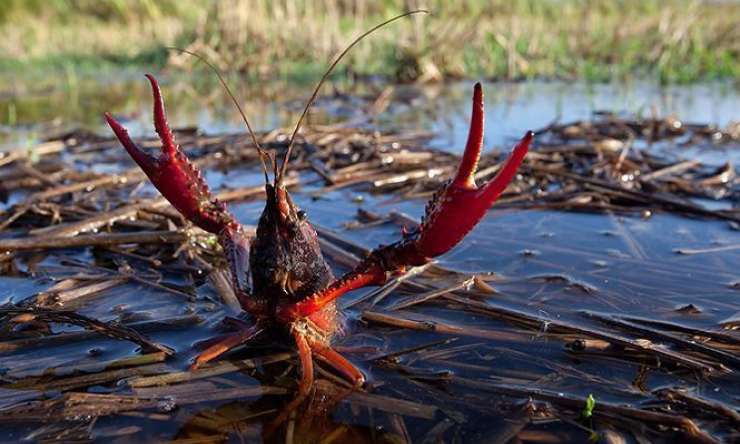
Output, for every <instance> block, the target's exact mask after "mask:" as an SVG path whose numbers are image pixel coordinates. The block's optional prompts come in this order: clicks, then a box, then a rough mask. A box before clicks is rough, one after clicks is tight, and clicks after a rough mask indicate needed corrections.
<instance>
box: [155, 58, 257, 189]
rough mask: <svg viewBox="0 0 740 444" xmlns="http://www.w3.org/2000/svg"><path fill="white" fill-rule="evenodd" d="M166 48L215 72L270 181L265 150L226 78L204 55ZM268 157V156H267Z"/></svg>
mask: <svg viewBox="0 0 740 444" xmlns="http://www.w3.org/2000/svg"><path fill="white" fill-rule="evenodd" d="M167 49H170V50H173V51H180V52H182V53H184V54H187V55H190V56H193V57H195V58H197V59H198V60H200V61H201V62H203V63H205V64H206V66H208V68H209V69H210V70H211V71H213V73H214V74H216V77H218V81H219V82H221V85H223V87H224V89H226V93H227V94H228V95H229V98H231V101H232V102H233V103H234V106H236V109H237V110H238V111H239V114H240V115H241V117H242V120H243V121H244V124H245V125H246V126H247V131H249V135H250V136H251V137H252V141H253V142H254V145H255V146H256V147H257V153H258V154H259V158H260V166H261V167H262V172H263V173H264V174H265V184H269V183H270V178H269V177H268V175H267V165H266V164H265V156H267V152H265V150H264V149H262V147H261V146H260V143H259V141H258V140H257V135H256V134H255V132H254V130H252V125H250V124H249V119H247V114H246V113H245V112H244V109H243V108H242V107H241V105H239V101H238V100H236V96H234V93H232V92H231V88H229V84H228V83H226V80H224V78H223V76H222V75H221V73H220V72H219V71H218V69H216V67H215V66H213V64H212V63H211V62H209V61H208V59H206V58H205V57H204V56H202V55H200V54H198V53H197V52H192V51H188V50H187V49H182V48H175V47H174V46H170V47H168V48H167ZM268 158H269V157H268Z"/></svg>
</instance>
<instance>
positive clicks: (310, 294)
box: [106, 41, 533, 407]
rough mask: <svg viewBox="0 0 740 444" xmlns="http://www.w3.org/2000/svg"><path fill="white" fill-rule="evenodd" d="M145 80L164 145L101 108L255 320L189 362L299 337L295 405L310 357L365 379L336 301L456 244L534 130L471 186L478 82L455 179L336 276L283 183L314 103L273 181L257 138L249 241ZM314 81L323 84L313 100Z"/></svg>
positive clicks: (506, 179) (478, 122) (514, 166)
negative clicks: (214, 252)
mask: <svg viewBox="0 0 740 444" xmlns="http://www.w3.org/2000/svg"><path fill="white" fill-rule="evenodd" d="M355 43H356V41H355ZM353 44H354V43H353ZM348 49H349V48H348ZM345 52H346V51H345ZM335 65H336V62H335ZM333 66H334V65H333ZM333 66H332V67H333ZM147 78H148V79H149V82H150V83H151V87H152V91H153V95H154V127H155V129H156V131H157V134H158V135H159V138H160V140H161V144H162V146H161V152H160V154H159V156H154V155H151V154H149V153H147V152H145V151H143V150H141V149H140V148H138V147H137V146H136V145H135V144H134V142H133V141H132V140H131V138H130V137H129V135H128V132H127V131H126V129H124V128H123V127H122V126H121V125H120V124H119V123H118V122H117V121H116V120H115V119H114V118H113V117H111V115H110V114H108V113H106V118H107V120H108V123H109V124H110V126H111V128H112V129H113V132H114V133H115V134H116V136H117V137H118V139H119V140H120V142H121V144H122V145H123V147H124V148H125V149H126V151H128V153H129V154H130V155H131V157H132V158H133V160H134V161H136V163H137V164H138V165H139V166H140V167H141V169H142V170H143V171H144V172H145V173H146V175H147V176H148V177H149V179H150V180H151V182H152V183H153V184H154V186H155V187H156V188H157V189H158V190H159V192H160V193H161V194H162V195H163V196H164V197H165V198H166V199H167V200H168V201H169V202H170V203H171V204H172V205H173V206H174V207H175V208H176V209H177V210H178V211H179V212H180V213H181V214H182V215H183V216H184V217H185V218H187V219H188V220H190V221H191V222H192V223H193V224H195V225H197V226H198V227H200V228H202V229H203V230H205V231H207V232H210V233H213V234H214V235H216V236H217V239H218V243H219V244H220V246H221V248H222V249H223V253H224V255H225V257H226V260H227V262H228V264H229V271H230V275H231V280H232V285H233V289H234V292H235V294H236V296H237V298H238V301H239V303H240V305H241V307H242V309H243V310H244V311H245V312H247V314H248V315H249V317H250V318H251V323H246V322H244V321H238V320H235V319H231V322H229V323H230V324H231V325H233V326H235V327H236V331H235V332H233V333H230V334H227V335H226V336H225V337H222V338H221V340H220V341H219V342H217V343H216V344H215V345H212V346H211V347H209V348H208V349H206V350H205V351H204V352H202V353H201V354H200V355H199V356H197V357H196V358H195V360H194V361H193V363H192V365H191V368H197V367H198V366H200V365H203V364H205V363H207V362H208V361H210V360H212V359H214V358H216V357H218V356H220V355H222V354H223V353H225V352H227V351H229V350H231V349H233V348H235V347H237V346H239V345H241V344H243V343H245V342H247V341H250V340H252V339H254V338H256V337H257V336H260V335H269V334H275V333H276V332H280V333H281V334H286V333H287V334H288V335H290V336H292V338H293V340H294V341H295V344H296V348H297V352H298V357H299V359H300V365H301V380H300V383H299V388H298V394H297V396H296V398H295V399H294V400H293V401H292V403H291V405H292V406H293V407H295V406H297V405H298V404H299V403H300V402H302V400H303V399H305V398H306V396H307V395H308V394H309V393H310V390H311V387H312V384H313V379H314V376H313V374H314V372H313V369H314V364H313V357H316V358H318V360H320V361H322V362H323V363H325V364H327V365H328V366H330V367H332V368H333V369H335V370H336V371H337V372H339V373H340V374H341V375H342V376H343V377H344V378H346V379H347V380H348V381H349V382H350V383H351V384H352V386H354V387H360V386H361V385H362V384H364V382H365V376H364V375H363V373H362V372H361V371H360V370H358V369H357V368H356V367H355V366H354V365H353V364H352V363H351V362H349V361H348V360H347V359H346V358H344V357H343V356H341V355H340V354H339V353H337V352H336V351H335V350H334V349H333V348H332V337H333V336H334V335H335V333H336V332H337V330H338V320H337V299H338V298H339V297H341V296H342V295H344V294H346V293H347V292H349V291H352V290H355V289H358V288H360V287H364V286H368V285H381V284H383V283H385V282H386V281H387V280H388V279H389V277H390V276H393V275H396V274H399V273H403V272H404V270H405V269H406V268H407V267H409V266H418V265H423V264H425V263H427V262H429V261H430V260H431V259H432V258H434V257H436V256H439V255H442V254H444V253H446V252H447V251H449V250H450V249H452V248H453V247H454V246H455V245H457V244H458V243H459V242H460V241H461V240H462V239H463V238H464V237H465V236H466V234H467V233H468V232H470V231H471V230H472V229H473V227H474V226H475V225H476V224H477V223H478V222H479V221H480V220H481V219H482V218H483V216H484V215H485V213H486V211H487V210H488V208H489V207H490V206H491V205H492V204H493V203H494V202H495V201H496V199H497V198H498V196H499V195H500V194H501V193H502V192H503V191H504V189H505V188H506V187H507V185H508V184H509V183H510V182H511V180H512V179H513V178H514V176H515V174H516V172H517V170H518V169H519V165H520V164H521V163H522V160H523V159H524V156H525V154H526V153H527V150H528V149H529V146H530V143H531V142H532V138H533V133H532V132H528V133H527V134H526V135H525V136H524V138H523V139H522V140H521V142H519V144H518V145H516V147H515V148H514V150H513V152H512V154H511V155H510V157H509V159H508V160H507V161H506V163H505V164H504V165H503V166H502V167H501V168H500V170H499V171H498V173H497V174H496V176H495V177H494V178H493V179H492V180H490V181H489V182H487V183H485V184H484V185H482V186H480V187H478V186H476V184H475V180H474V174H475V171H476V169H477V164H478V160H479V157H480V154H481V148H482V144H483V90H482V87H481V85H480V84H476V85H475V88H474V91H473V111H472V119H471V124H470V132H469V135H468V140H467V144H466V146H465V152H464V155H463V158H462V161H461V163H460V166H459V168H458V170H457V173H456V174H455V176H454V177H453V178H452V179H451V180H450V181H449V182H447V183H446V184H445V185H443V186H442V187H441V188H440V189H439V190H438V191H437V192H436V193H435V194H434V196H433V198H432V199H431V201H430V202H429V203H428V204H427V206H426V211H425V214H424V216H423V218H422V220H421V223H420V224H419V225H418V226H417V227H416V228H415V229H413V230H410V231H409V232H404V234H403V237H402V239H401V240H399V241H397V242H395V243H393V244H390V245H385V246H379V247H378V248H376V249H375V250H373V251H372V252H370V253H369V254H368V255H367V256H366V257H365V258H364V259H363V260H362V261H361V262H360V263H359V264H358V265H357V266H356V267H355V268H354V269H353V270H351V271H349V272H347V273H345V274H344V275H342V276H341V277H339V278H337V279H335V278H334V276H333V273H332V270H331V268H330V267H329V265H328V264H327V262H326V261H325V260H324V257H323V255H322V253H321V249H320V247H319V241H318V238H317V234H316V231H315V230H314V228H313V227H312V226H311V224H310V223H309V221H308V218H307V215H306V212H304V211H302V210H301V209H300V208H299V207H298V205H296V203H295V202H294V201H293V200H292V199H291V197H290V194H289V193H288V190H287V188H286V186H285V175H286V169H287V165H288V161H289V158H290V153H291V149H292V147H293V144H294V143H295V138H296V135H297V133H298V129H299V127H300V123H301V121H302V117H303V116H305V114H306V111H307V110H308V107H309V106H310V104H311V101H309V103H308V105H307V106H306V109H305V110H304V114H303V116H302V117H301V120H300V121H299V122H298V124H297V126H296V129H295V132H294V133H293V137H292V139H291V143H290V145H289V146H288V149H287V150H286V152H285V154H284V157H283V159H282V164H281V165H280V168H278V166H277V159H274V161H273V167H274V177H273V180H272V181H271V180H270V179H269V176H268V173H267V169H266V167H265V162H264V159H263V157H264V156H267V157H268V159H270V158H269V153H267V152H266V151H263V150H262V149H261V148H260V147H259V144H258V143H257V139H256V138H254V135H253V138H254V142H255V144H256V145H257V148H258V150H259V153H260V159H261V160H262V168H263V171H264V173H265V181H266V184H265V193H266V198H267V200H266V204H265V209H264V211H263V212H262V215H261V217H260V219H259V222H258V224H257V230H256V235H255V236H254V238H253V239H249V238H248V236H247V235H246V233H245V230H244V229H243V228H242V226H241V225H240V224H239V222H238V221H237V220H236V219H235V218H234V216H233V215H232V214H231V213H230V212H229V211H228V210H227V208H226V205H225V204H224V203H223V202H219V201H218V200H217V199H215V198H213V197H212V195H211V193H210V191H209V188H208V185H207V184H206V183H205V181H204V179H203V178H202V176H201V173H200V171H198V170H197V169H196V168H195V166H194V165H193V164H192V163H191V162H190V161H189V160H188V158H187V157H186V156H185V154H184V153H183V151H182V150H181V149H180V147H179V146H178V145H177V143H176V142H175V139H174V136H173V134H172V132H171V131H170V129H169V126H168V123H167V119H166V116H165V107H164V101H163V98H162V94H161V91H160V89H159V85H158V84H157V81H156V80H155V78H154V77H153V76H151V75H149V74H147ZM324 79H326V76H325V77H324ZM322 83H323V81H322ZM320 86H321V83H320V84H319V86H318V87H317V89H316V91H314V96H313V97H312V100H313V98H315V96H316V92H317V91H318V88H319V87H320ZM227 88H228V87H227ZM232 98H233V96H232ZM235 103H236V101H235ZM237 106H238V104H237ZM240 111H241V109H240ZM245 121H246V118H245ZM246 123H247V126H248V127H249V124H248V121H247V122H246ZM250 133H252V131H251V127H250ZM252 134H253V133H252ZM276 157H277V156H276ZM270 160H272V159H270ZM229 319H230V318H229Z"/></svg>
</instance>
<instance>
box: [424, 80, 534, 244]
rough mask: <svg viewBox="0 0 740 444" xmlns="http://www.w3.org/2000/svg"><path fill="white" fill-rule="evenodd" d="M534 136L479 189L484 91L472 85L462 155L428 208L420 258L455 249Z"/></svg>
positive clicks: (528, 135)
mask: <svg viewBox="0 0 740 444" xmlns="http://www.w3.org/2000/svg"><path fill="white" fill-rule="evenodd" d="M533 137H534V133H533V132H531V131H528V132H527V133H526V134H525V135H524V137H523V138H522V140H521V142H519V144H517V145H516V147H514V150H513V152H512V153H511V155H510V156H509V158H508V159H507V161H506V163H505V164H504V165H503V166H502V167H501V169H500V170H499V171H498V173H497V174H496V176H495V177H494V178H493V179H492V180H490V181H489V182H487V183H485V184H483V186H481V187H477V186H476V185H475V179H474V177H475V171H476V168H477V166H478V159H479V158H480V154H481V148H482V146H483V89H482V87H481V85H480V83H478V84H476V85H475V91H474V93H473V113H472V119H471V123H470V133H469V135H468V142H467V144H466V146H465V153H464V154H463V159H462V161H461V162H460V167H459V168H458V170H457V174H456V175H455V177H454V178H453V179H452V180H451V181H450V182H449V183H448V184H447V185H446V186H444V187H443V188H441V189H440V190H439V191H438V192H437V193H436V194H435V196H434V197H433V198H432V200H431V201H430V202H429V204H427V207H426V212H425V215H424V218H423V220H422V223H421V226H420V227H419V228H420V234H419V238H418V239H417V241H416V247H417V249H418V250H419V252H420V253H422V255H423V256H426V257H429V258H431V257H435V256H439V255H441V254H444V253H446V252H447V251H449V250H451V249H452V248H453V247H454V246H455V245H457V244H458V243H459V242H460V241H461V240H462V239H463V238H464V237H465V235H466V234H468V233H469V232H470V230H472V229H473V227H475V225H476V224H478V222H479V221H480V220H481V219H482V218H483V216H484V215H485V214H486V211H487V210H488V208H489V207H490V206H491V205H493V203H494V202H495V201H496V199H498V197H499V196H500V195H501V193H503V192H504V190H505V189H506V187H507V186H508V185H509V183H510V182H511V181H512V179H514V176H515V175H516V172H517V171H518V170H519V166H520V165H521V163H522V161H523V160H524V156H525V155H526V154H527V151H528V150H529V146H530V144H531V143H532V138H533Z"/></svg>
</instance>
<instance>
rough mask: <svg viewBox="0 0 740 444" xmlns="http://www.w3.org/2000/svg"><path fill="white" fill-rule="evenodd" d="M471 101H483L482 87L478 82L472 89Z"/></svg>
mask: <svg viewBox="0 0 740 444" xmlns="http://www.w3.org/2000/svg"><path fill="white" fill-rule="evenodd" d="M473 101H475V102H481V101H483V85H481V83H480V82H477V83H476V84H475V86H474V87H473Z"/></svg>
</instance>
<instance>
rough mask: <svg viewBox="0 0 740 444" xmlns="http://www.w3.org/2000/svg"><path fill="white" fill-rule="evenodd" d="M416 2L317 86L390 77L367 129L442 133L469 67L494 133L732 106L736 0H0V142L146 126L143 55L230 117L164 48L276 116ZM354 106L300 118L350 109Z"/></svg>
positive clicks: (188, 110) (220, 115) (188, 115)
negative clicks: (106, 115) (616, 115)
mask: <svg viewBox="0 0 740 444" xmlns="http://www.w3.org/2000/svg"><path fill="white" fill-rule="evenodd" d="M413 9H428V10H429V11H430V13H429V14H424V15H416V16H413V17H409V18H407V19H404V20H402V21H400V22H396V23H394V24H392V25H390V26H388V27H386V28H385V29H381V30H380V31H378V32H376V33H375V34H374V35H372V36H371V37H370V38H368V39H366V40H365V41H364V42H362V43H361V44H359V45H358V46H357V47H356V48H355V49H354V50H353V51H351V52H350V54H349V55H348V56H347V57H346V59H345V60H344V62H343V63H342V64H340V66H339V68H338V69H337V72H336V73H335V75H333V76H332V81H333V83H332V84H331V85H330V86H329V87H328V88H326V89H325V90H324V93H325V94H328V95H331V94H334V95H341V94H352V95H353V96H354V97H355V98H356V97H362V96H363V95H366V96H368V97H377V96H378V95H379V94H380V93H381V92H382V91H383V90H384V89H385V88H386V87H387V86H388V85H399V84H402V85H405V86H396V87H395V88H394V94H393V97H392V99H394V100H393V102H406V103H407V104H409V105H410V106H411V107H410V108H409V109H403V108H401V109H399V108H398V107H391V108H390V109H389V110H387V113H385V114H383V113H380V114H379V117H378V121H377V122H375V123H376V124H377V125H379V126H380V127H381V128H382V129H395V128H388V126H389V125H390V126H393V125H402V126H404V128H401V129H408V128H414V129H429V130H433V131H438V132H439V133H441V134H443V135H444V137H445V138H444V141H443V142H440V143H439V145H440V146H443V147H448V146H453V147H455V148H451V149H454V150H456V149H457V147H458V146H459V145H460V144H461V143H462V142H461V140H462V139H464V131H465V127H466V123H465V122H461V123H460V122H457V120H458V117H460V118H463V117H464V116H465V115H466V114H467V101H468V97H469V94H470V81H473V80H475V81H479V80H483V81H486V82H496V88H487V91H488V92H489V94H488V100H489V104H488V106H489V112H491V113H493V116H494V118H496V119H498V122H499V129H500V128H501V126H503V127H504V128H506V129H504V130H503V132H502V131H501V130H499V131H497V132H496V133H495V134H494V133H491V134H494V135H493V137H494V139H493V140H492V142H494V143H502V142H504V139H508V138H510V137H515V136H519V135H520V134H521V133H522V131H524V130H527V129H530V128H534V127H539V126H544V125H546V124H548V123H550V122H551V121H553V120H561V119H569V118H572V119H582V118H587V117H589V116H590V115H591V114H592V113H593V112H596V111H609V112H627V113H629V114H631V115H634V114H642V113H644V112H647V111H648V110H650V109H651V107H653V109H654V110H657V112H658V113H661V114H663V115H665V114H668V113H673V112H678V113H679V114H681V116H682V117H683V118H686V119H692V120H700V121H704V122H715V123H720V124H724V123H727V122H728V121H729V120H731V116H733V115H739V114H740V110H739V109H738V106H739V105H737V103H738V102H740V100H738V98H739V97H738V93H737V90H738V88H737V87H738V83H737V79H738V78H739V76H740V26H739V25H738V23H740V2H736V1H689V0H676V1H661V0H646V1H642V0H623V1H609V0H595V1H580V0H560V1H547V0H539V1H538V0H515V1H503V0H491V1H480V0H456V1H446V0H445V1H443V0H428V1H416V0H385V1H366V0H359V1H348V0H321V1H319V0H303V1H296V0H279V1H268V0H222V1H215V0H207V1H199V0H177V1H175V0H163V1H154V0H95V1H93V0H77V1H72V0H51V1H42V0H3V1H2V2H0V29H1V30H2V36H3V38H2V39H0V148H4V149H13V148H18V147H23V146H25V145H29V144H32V143H33V142H35V141H37V140H38V139H44V138H46V137H49V136H52V135H55V134H58V133H59V132H64V131H71V130H73V129H76V128H79V127H83V128H84V129H89V130H92V131H96V132H100V131H105V130H106V129H105V128H104V127H103V123H104V122H103V120H102V112H103V111H104V110H110V111H112V112H113V113H114V114H119V115H123V117H128V118H129V119H130V120H131V122H130V126H132V127H133V131H134V133H135V134H151V126H150V125H149V122H150V120H149V113H150V111H149V107H150V105H149V98H148V96H149V92H148V90H147V88H148V86H147V84H146V82H145V81H144V79H143V77H142V74H143V73H144V72H152V73H155V74H157V75H158V76H159V77H160V80H161V81H162V82H163V84H164V89H165V97H166V98H167V99H168V101H169V102H170V104H171V106H170V108H169V111H170V114H171V115H172V116H173V119H172V120H173V124H174V125H175V126H184V127H197V128H199V129H200V130H203V131H207V132H210V133H214V132H233V131H241V130H242V128H241V124H240V121H239V118H238V115H237V113H236V112H235V110H234V109H233V107H232V105H231V104H230V103H229V101H228V97H226V95H225V93H224V91H223V88H222V87H221V86H220V85H219V84H218V82H217V80H216V77H215V76H214V75H213V73H211V72H209V71H207V69H206V68H205V66H204V65H203V63H201V62H199V61H198V60H197V59H195V58H193V57H191V56H188V55H186V54H183V53H181V52H178V51H176V50H171V49H168V47H177V48H182V49H187V50H189V51H193V52H197V53H199V54H201V55H203V56H204V57H206V58H207V59H208V60H209V61H210V62H211V63H213V64H214V65H215V66H216V67H217V68H218V69H219V70H220V71H222V72H223V73H224V74H225V75H226V76H227V77H228V79H229V83H230V84H231V85H232V87H233V88H234V89H235V91H236V93H237V96H238V97H239V98H240V100H244V101H245V104H246V107H247V109H248V113H249V114H250V115H251V116H252V119H253V120H255V123H256V126H257V127H258V128H259V129H261V130H269V129H272V128H274V127H276V126H282V125H287V124H289V123H292V122H294V121H295V118H296V114H297V113H298V112H299V111H300V108H301V105H302V104H303V103H305V101H306V100H307V97H308V95H309V94H310V90H311V89H312V88H313V86H314V85H315V83H316V81H317V80H318V79H319V78H320V76H321V75H322V74H323V72H324V70H325V69H326V67H327V66H328V65H329V64H330V62H331V60H332V59H333V57H335V56H336V55H337V54H338V53H339V52H340V51H341V49H342V48H344V47H345V46H346V45H347V44H348V43H349V42H350V41H351V40H352V39H353V38H355V37H357V36H358V35H360V34H361V33H362V32H363V31H364V30H366V29H368V28H370V27H371V26H373V25H375V24H377V23H379V22H381V21H383V20H385V19H387V18H389V17H391V16H394V15H396V14H400V13H403V12H406V11H410V10H413ZM440 82H445V84H444V85H442V84H440ZM460 82H462V83H460ZM353 106H358V105H357V104H353V103H351V101H350V103H347V101H345V102H343V103H341V104H337V105H336V106H335V107H334V108H333V109H329V110H328V112H327V113H324V114H323V115H314V116H313V117H312V119H313V120H312V122H313V123H327V122H334V121H336V120H342V119H348V118H351V117H352V107H353ZM405 111H413V112H410V113H405ZM318 114H321V113H318ZM460 131H462V134H460ZM498 137H500V139H496V138H498Z"/></svg>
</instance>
